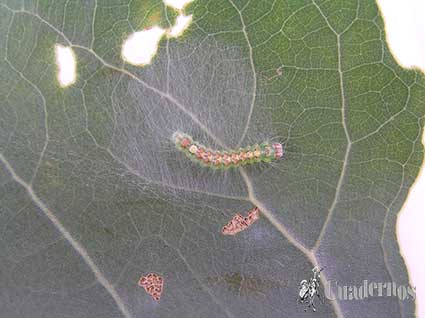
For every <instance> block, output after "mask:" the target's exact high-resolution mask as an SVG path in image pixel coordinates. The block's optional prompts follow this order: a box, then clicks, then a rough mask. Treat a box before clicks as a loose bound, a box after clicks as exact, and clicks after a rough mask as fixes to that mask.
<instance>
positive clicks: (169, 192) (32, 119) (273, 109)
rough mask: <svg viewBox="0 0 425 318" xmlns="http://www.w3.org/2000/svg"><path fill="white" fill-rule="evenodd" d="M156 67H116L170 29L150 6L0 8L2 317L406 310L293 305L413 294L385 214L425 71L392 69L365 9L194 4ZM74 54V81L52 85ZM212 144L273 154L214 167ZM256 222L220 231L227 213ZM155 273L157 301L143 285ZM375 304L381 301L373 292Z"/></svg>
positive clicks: (14, 4) (413, 145) (407, 307)
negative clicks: (403, 291)
mask: <svg viewBox="0 0 425 318" xmlns="http://www.w3.org/2000/svg"><path fill="white" fill-rule="evenodd" d="M186 11H187V13H188V14H189V13H191V14H192V15H193V22H192V25H191V27H190V29H189V30H188V31H187V32H186V33H185V34H184V35H183V36H182V37H179V38H177V39H164V40H163V41H162V42H161V45H160V47H159V49H158V52H157V55H156V57H155V58H154V61H153V63H152V64H151V65H148V66H144V67H136V66H131V65H129V64H126V63H124V62H123V61H122V59H121V56H120V50H121V45H122V44H123V41H124V39H125V38H126V37H128V36H129V35H130V34H131V33H132V32H133V31H135V30H136V31H137V30H140V29H141V28H146V27H149V26H151V25H154V24H160V25H161V26H162V27H167V26H169V25H171V24H172V23H173V21H174V20H175V17H176V12H174V11H173V10H171V9H170V8H166V7H165V6H164V5H163V4H162V3H160V2H155V1H149V2H147V1H146V2H144V1H130V2H129V1H122V2H119V1H115V2H112V1H111V2H107V1H97V2H91V1H75V2H69V1H54V2H48V1H41V2H32V1H26V2H25V3H24V2H22V3H21V2H19V1H3V2H2V3H1V4H0V29H1V31H0V32H1V33H0V34H1V36H0V41H1V43H0V55H1V62H0V63H1V64H0V70H1V72H0V74H1V75H0V76H1V85H0V96H1V107H0V153H1V154H0V162H1V163H0V180H1V188H0V194H1V195H0V200H1V204H0V223H1V224H2V232H1V236H0V238H1V239H0V255H1V257H0V308H1V312H2V315H3V316H5V317H12V318H13V317H298V316H303V317H304V316H305V317H310V316H311V317H313V316H314V317H366V316H367V317H411V316H413V312H414V301H413V300H412V299H406V300H404V301H399V299H398V298H397V297H394V296H393V297H384V296H382V297H376V296H375V297H368V298H366V299H364V300H357V301H344V300H336V301H330V300H326V302H325V303H324V304H320V303H317V312H316V313H314V314H313V313H310V312H309V311H307V312H306V313H304V311H303V306H301V305H299V304H297V301H296V299H297V294H298V286H299V282H300V281H301V280H303V279H308V278H309V277H310V275H311V269H312V268H313V267H314V266H315V265H319V266H321V267H324V270H323V276H322V283H326V282H338V284H339V285H356V286H360V285H363V282H364V280H368V282H377V283H378V282H390V281H392V282H396V283H397V285H408V276H407V271H406V268H405V265H404V261H403V259H402V258H401V256H400V252H399V248H398V244H397V240H396V236H395V222H396V217H397V213H398V211H399V209H400V207H401V206H402V204H403V202H404V200H405V198H406V195H407V192H408V190H409V187H410V186H411V184H412V182H413V181H414V179H415V177H416V175H417V173H418V169H419V166H420V164H421V162H422V159H423V147H422V145H421V142H420V136H421V135H422V129H423V118H424V113H425V103H424V100H425V98H424V97H425V93H424V78H423V75H422V74H420V73H419V72H417V71H412V70H411V71H407V70H403V69H402V68H400V67H399V66H398V65H397V64H396V62H395V61H394V59H393V57H392V56H391V54H390V52H389V50H388V48H387V46H386V42H385V35H384V28H383V22H382V19H381V17H380V15H379V12H378V10H377V7H376V5H375V4H374V3H373V2H371V1H366V0H362V1H316V2H311V1H276V2H271V1H249V2H248V1H247V2H245V1H236V0H234V1H230V0H229V1H214V2H212V1H210V2H207V1H203V0H196V1H195V2H194V3H193V4H192V5H191V6H190V7H189V8H188V9H187V10H186ZM57 43H60V44H62V45H65V46H71V47H72V49H73V50H74V52H75V54H76V58H77V70H78V78H77V81H76V83H75V84H73V85H71V86H69V87H68V88H61V87H60V86H59V85H58V83H57V81H56V76H57V74H56V73H57V68H56V65H55V57H54V46H55V45H56V44H57ZM176 130H181V131H183V132H186V133H189V134H191V135H192V136H194V138H196V139H197V140H199V141H200V142H202V143H203V144H206V145H210V146H211V147H216V148H223V147H224V148H225V147H228V148H238V147H239V146H246V145H249V144H253V143H256V142H261V141H263V140H278V141H284V142H285V145H286V159H285V160H281V161H278V162H274V163H272V164H270V165H266V164H263V165H252V166H246V167H244V168H242V169H239V170H230V171H210V170H208V169H206V168H203V167H200V166H197V165H196V164H195V163H192V162H190V161H188V160H187V158H186V157H185V156H184V155H182V154H181V153H179V151H178V150H177V149H176V148H175V147H174V145H173V143H172V141H171V135H172V134H173V132H175V131H176ZM254 206H258V207H259V208H260V210H261V211H262V216H261V217H260V219H259V220H258V221H257V222H256V223H255V224H253V225H252V226H250V227H249V228H248V229H247V230H245V231H243V232H241V233H239V234H237V235H235V236H224V235H222V234H221V232H220V231H221V228H222V226H223V225H225V224H227V223H228V222H229V220H230V219H231V218H232V217H233V216H234V215H235V213H236V212H240V213H242V214H244V213H245V212H246V211H248V210H249V209H252V208H253V207H254ZM150 272H154V273H158V274H159V275H161V276H162V277H163V278H164V290H163V294H162V296H161V300H160V301H159V302H156V301H154V300H153V299H152V298H151V297H150V296H149V295H148V294H147V293H146V292H145V291H144V290H143V288H140V287H139V286H138V281H139V279H140V277H141V276H142V275H146V274H147V273H150ZM384 293H385V291H384Z"/></svg>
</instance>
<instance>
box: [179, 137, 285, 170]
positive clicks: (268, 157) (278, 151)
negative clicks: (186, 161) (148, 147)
mask: <svg viewBox="0 0 425 318" xmlns="http://www.w3.org/2000/svg"><path fill="white" fill-rule="evenodd" d="M172 138H173V141H174V144H175V145H176V147H177V149H179V150H180V151H182V152H183V153H184V154H185V155H186V157H188V158H190V159H191V160H193V161H195V162H198V163H200V164H201V165H202V166H204V167H210V168H214V169H229V168H237V167H240V166H243V165H247V164H253V163H257V162H271V161H273V160H277V159H280V158H282V156H283V145H282V144H281V143H273V144H269V143H268V142H263V143H261V144H255V145H253V146H250V147H245V148H240V149H238V150H214V149H211V148H208V147H206V146H204V145H202V144H200V143H198V142H196V141H193V139H192V137H191V136H189V135H187V134H185V133H182V132H180V131H176V132H175V133H174V134H173V136H172Z"/></svg>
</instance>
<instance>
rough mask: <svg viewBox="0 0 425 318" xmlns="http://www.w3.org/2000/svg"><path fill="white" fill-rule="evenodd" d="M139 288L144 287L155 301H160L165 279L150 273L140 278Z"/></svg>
mask: <svg viewBox="0 0 425 318" xmlns="http://www.w3.org/2000/svg"><path fill="white" fill-rule="evenodd" d="M139 286H141V287H143V288H144V289H145V291H146V292H147V293H148V294H149V295H151V296H152V298H153V299H155V300H156V301H159V299H160V298H161V294H162V291H163V286H164V279H163V278H162V277H161V276H159V275H157V274H155V273H149V274H147V275H146V276H142V277H140V279H139Z"/></svg>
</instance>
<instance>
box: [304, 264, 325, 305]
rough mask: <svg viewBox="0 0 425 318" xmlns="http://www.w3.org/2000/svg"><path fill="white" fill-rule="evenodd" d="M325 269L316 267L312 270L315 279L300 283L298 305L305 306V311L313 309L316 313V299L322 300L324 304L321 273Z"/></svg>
mask: <svg viewBox="0 0 425 318" xmlns="http://www.w3.org/2000/svg"><path fill="white" fill-rule="evenodd" d="M322 270H323V268H320V269H319V267H317V266H316V267H314V268H313V269H312V272H313V277H311V278H310V279H309V280H306V279H303V280H302V281H301V282H300V286H299V292H298V303H299V304H304V305H305V308H304V311H307V309H309V308H311V310H312V311H314V312H315V311H316V306H315V305H314V301H315V299H316V298H318V299H321V300H322V303H324V301H325V300H324V298H323V295H322V294H321V290H320V272H321V271H322Z"/></svg>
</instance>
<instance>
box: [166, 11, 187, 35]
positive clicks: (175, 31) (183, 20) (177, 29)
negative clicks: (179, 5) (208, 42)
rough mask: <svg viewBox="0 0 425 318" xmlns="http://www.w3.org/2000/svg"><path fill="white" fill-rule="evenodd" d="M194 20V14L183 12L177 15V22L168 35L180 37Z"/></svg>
mask: <svg viewBox="0 0 425 318" xmlns="http://www.w3.org/2000/svg"><path fill="white" fill-rule="evenodd" d="M191 21H192V16H191V15H189V16H185V15H183V14H180V15H179V16H178V17H177V20H176V24H175V25H174V26H173V27H172V28H171V29H170V30H169V31H168V33H167V34H168V36H170V37H178V36H180V35H181V34H183V32H184V30H186V29H187V28H188V27H189V25H190V22H191Z"/></svg>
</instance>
